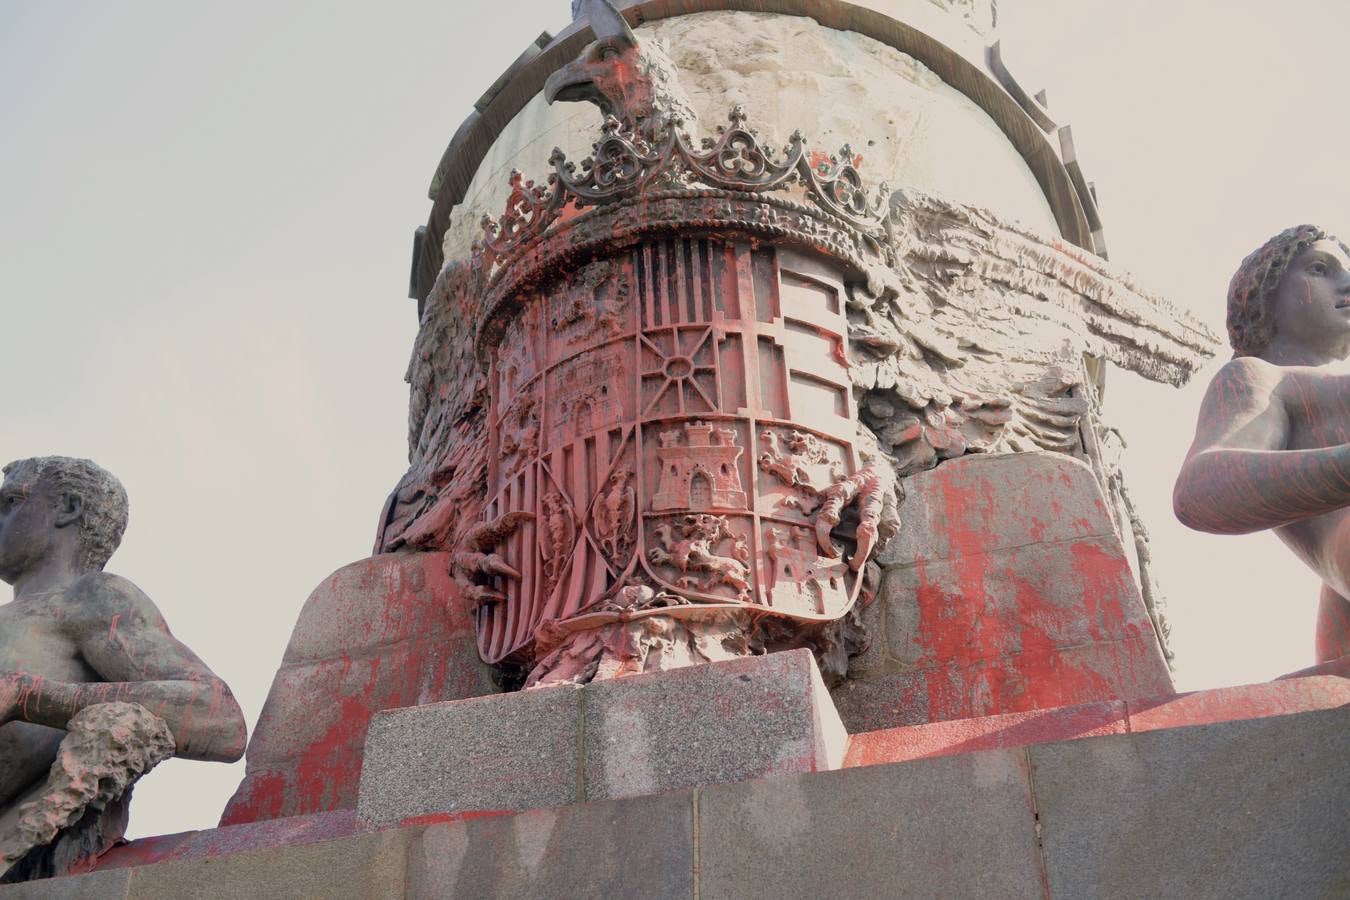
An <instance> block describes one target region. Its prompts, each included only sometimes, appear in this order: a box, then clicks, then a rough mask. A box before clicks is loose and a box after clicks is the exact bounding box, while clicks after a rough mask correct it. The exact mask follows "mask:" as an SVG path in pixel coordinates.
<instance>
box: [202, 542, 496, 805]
mask: <svg viewBox="0 0 1350 900" xmlns="http://www.w3.org/2000/svg"><path fill="white" fill-rule="evenodd" d="M457 598H458V592H457V588H456V586H455V584H454V582H453V581H452V580H451V578H450V575H449V558H448V556H447V555H446V554H443V553H404V554H388V555H383V556H375V557H372V558H370V559H364V560H361V561H360V562H356V563H353V564H351V565H349V566H346V567H344V568H342V569H339V570H338V571H337V572H335V573H334V574H333V575H332V576H330V577H329V578H328V579H327V580H326V581H325V582H324V583H323V584H321V585H319V587H317V588H315V590H314V593H313V594H311V595H310V597H309V599H308V600H307V601H306V602H305V606H304V609H303V610H302V611H301V613H300V618H299V620H298V621H297V622H296V624H295V629H294V631H293V633H292V635H291V641H290V644H289V645H288V646H287V648H286V653H285V656H284V657H283V659H282V663H281V667H280V669H279V670H278V671H277V674H276V678H275V679H274V680H273V682H272V688H271V690H270V691H269V692H268V695H267V701H266V703H265V704H264V705H263V711H262V715H261V716H260V717H259V719H258V724H257V726H256V727H255V728H254V732H253V739H252V740H251V741H250V742H249V745H248V755H247V769H246V774H245V776H244V780H243V782H242V783H241V784H240V786H239V788H238V790H236V792H235V795H234V797H233V798H231V800H230V803H229V805H228V806H227V807H226V809H225V813H224V815H223V817H222V819H221V822H222V824H225V825H234V824H240V823H244V822H254V821H259V820H265V819H275V818H279V817H283V816H295V815H304V814H307V813H318V812H324V811H327V810H335V809H348V808H351V807H353V806H354V805H355V803H356V790H357V784H358V782H359V780H360V777H361V760H362V750H363V748H364V746H365V739H366V727H367V725H368V724H369V722H370V717H371V716H372V715H373V714H374V713H376V712H377V711H379V710H382V709H390V708H393V707H399V706H416V705H418V704H422V703H433V702H436V701H440V700H456V699H460V698H464V697H477V696H481V695H483V694H490V693H494V692H495V691H497V689H498V688H497V686H496V685H495V684H494V683H493V681H492V677H491V672H490V670H489V669H488V668H487V667H486V666H485V665H483V663H482V662H481V661H479V659H478V652H477V650H476V648H475V646H474V625H473V620H472V618H471V616H470V613H469V610H468V605H467V604H465V603H462V602H459V601H458V599H457Z"/></svg>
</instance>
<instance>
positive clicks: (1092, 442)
mask: <svg viewBox="0 0 1350 900" xmlns="http://www.w3.org/2000/svg"><path fill="white" fill-rule="evenodd" d="M573 9H574V13H575V17H576V20H575V21H574V22H573V23H572V24H571V25H570V26H569V27H568V28H567V29H566V30H564V31H563V32H562V33H561V34H559V35H558V36H556V37H554V36H551V35H547V34H545V35H542V36H540V37H539V38H538V39H537V40H536V41H535V42H534V43H533V44H531V45H530V46H529V47H528V48H527V49H526V51H525V52H524V53H523V54H522V55H521V57H520V59H519V60H517V62H516V63H515V64H514V65H513V66H512V67H511V68H510V70H508V71H507V72H506V73H505V74H503V75H502V76H501V77H500V78H498V79H497V80H496V81H495V82H494V83H493V85H492V86H491V87H490V88H489V90H488V91H487V93H485V94H484V95H483V97H482V98H481V99H480V100H479V101H478V103H477V104H476V105H475V108H474V111H473V112H472V113H471V114H470V115H469V117H468V119H467V120H466V121H465V123H464V124H463V125H462V126H461V127H460V129H459V131H458V132H457V133H456V135H455V137H454V138H453V140H452V141H451V144H450V146H449V148H448V149H447V150H446V153H445V156H444V157H443V159H442V161H441V165H440V166H439V167H438V168H437V171H436V174H435V176H434V178H433V182H432V186H431V197H432V200H433V207H432V212H431V216H430V218H429V220H428V222H427V225H426V226H425V227H424V228H422V229H419V230H418V234H417V238H416V241H415V245H414V258H413V283H412V289H411V294H412V296H413V297H414V298H416V300H417V304H418V306H417V313H418V317H419V326H420V327H419V331H418V335H417V338H416V341H415V345H414V348H413V353H412V359H411V362H410V364H409V367H408V372H407V377H408V381H409V384H410V385H411V401H410V410H409V413H410V414H409V433H408V445H409V466H408V469H407V471H406V472H405V473H404V474H403V476H402V477H401V478H400V479H399V481H398V483H397V485H396V486H395V488H394V490H393V491H392V493H391V494H390V497H389V499H388V501H387V503H386V504H385V507H384V509H383V511H382V512H381V514H380V517H379V520H378V522H377V536H376V542H375V552H374V554H373V555H372V556H371V557H369V558H367V559H363V560H360V561H357V562H355V563H353V564H351V565H349V566H346V567H344V568H342V569H340V570H338V571H337V572H336V573H334V574H333V575H332V576H331V577H330V578H329V579H327V580H326V581H325V582H324V583H323V584H321V585H320V586H319V587H318V588H317V589H316V590H315V591H314V592H313V594H311V596H310V597H309V599H308V600H307V601H306V602H305V604H304V606H303V608H302V609H301V612H300V616H299V619H298V621H297V623H296V626H295V630H294V632H293V633H292V637H291V641H290V644H289V646H288V647H287V649H286V653H285V656H284V657H283V660H282V663H281V666H280V668H279V670H278V672H277V675H276V677H275V679H274V681H273V685H272V689H271V692H270V693H269V696H268V699H267V703H266V705H265V706H264V709H263V712H262V715H261V717H260V719H259V722H258V724H257V726H256V728H255V730H254V736H253V739H252V741H251V743H250V745H249V748H248V754H247V770H246V774H245V777H244V780H243V782H242V783H241V784H240V786H239V789H238V791H237V792H236V794H235V796H234V798H233V799H232V800H231V801H230V804H229V806H228V807H227V808H226V810H225V812H224V815H223V817H222V822H221V827H219V828H217V829H211V830H207V831H203V832H198V833H189V834H183V835H167V836H162V837H159V838H151V839H147V840H144V841H137V842H134V843H132V844H131V845H129V846H127V847H122V848H119V849H116V850H114V851H112V852H110V853H109V854H107V855H106V856H105V857H104V858H103V859H102V860H101V861H100V864H99V868H98V869H97V870H96V871H94V872H93V873H92V874H90V875H88V876H85V877H84V878H83V879H66V880H64V881H63V882H62V884H61V885H59V887H60V888H61V889H63V890H68V891H69V892H71V893H70V894H69V895H70V896H77V895H78V894H77V893H75V892H79V891H86V892H91V891H92V892H97V891H102V892H105V893H113V894H115V895H120V896H127V897H136V898H140V897H145V898H160V897H171V896H182V895H184V894H189V895H190V894H192V893H194V892H195V893H201V892H208V893H209V892H215V893H225V892H226V891H225V889H228V892H232V894H233V895H236V896H246V895H250V894H266V895H275V894H281V895H286V896H297V897H307V898H308V897H328V896H332V897H349V896H401V895H402V896H414V897H433V896H434V897H444V896H454V897H481V896H512V897H516V896H535V897H558V896H653V895H656V896H701V897H752V896H764V897H780V896H894V895H896V894H898V893H902V892H908V893H911V894H914V895H924V894H933V893H942V894H944V895H953V896H981V897H986V896H990V897H993V896H999V897H1003V896H1006V897H1024V896H1051V897H1081V896H1101V895H1105V896H1122V897H1134V896H1187V897H1192V896H1194V897H1204V896H1215V897H1219V896H1223V897H1227V896H1240V895H1246V896H1266V895H1271V894H1276V893H1284V894H1308V895H1316V893H1317V892H1319V891H1320V892H1322V893H1327V892H1328V891H1331V892H1334V890H1335V889H1336V887H1337V886H1339V885H1344V884H1345V883H1347V882H1346V879H1347V878H1350V870H1348V869H1347V865H1346V861H1345V860H1346V857H1345V853H1344V847H1345V845H1346V842H1347V840H1350V824H1347V820H1346V818H1345V816H1344V809H1345V806H1346V804H1347V803H1350V788H1348V787H1347V786H1348V785H1350V782H1347V781H1346V779H1344V778H1343V777H1342V770H1343V766H1342V765H1341V763H1340V760H1342V759H1343V758H1344V754H1345V753H1346V752H1347V751H1350V729H1346V728H1345V723H1346V713H1347V710H1346V709H1344V708H1342V707H1345V705H1346V704H1347V701H1350V681H1347V680H1346V679H1342V678H1334V677H1326V676H1311V677H1298V678H1291V679H1289V680H1287V681H1282V682H1277V683H1273V684H1268V685H1251V686H1246V687H1241V688H1231V689H1221V690H1215V691H1205V692H1201V693H1199V694H1197V695H1178V694H1176V693H1175V692H1174V689H1173V686H1172V681H1171V677H1170V672H1169V669H1168V665H1167V662H1166V657H1167V630H1166V621H1165V617H1164V616H1163V612H1162V608H1161V594H1160V592H1159V591H1158V589H1157V586H1156V585H1155V584H1154V582H1153V579H1152V577H1151V575H1150V573H1149V571H1148V561H1149V548H1148V545H1147V533H1146V531H1145V530H1144V528H1143V523H1142V522H1141V521H1140V518H1139V516H1138V514H1137V512H1136V511H1135V509H1134V507H1133V505H1132V503H1131V501H1130V497H1129V494H1128V492H1127V490H1126V488H1125V483H1124V478H1123V476H1122V473H1121V471H1120V468H1119V465H1118V462H1117V456H1118V452H1119V449H1120V445H1121V440H1120V436H1119V435H1118V434H1116V433H1115V432H1114V431H1113V430H1112V429H1111V428H1109V427H1108V426H1107V425H1106V424H1105V422H1104V421H1103V410H1102V395H1103V388H1104V384H1105V378H1106V371H1107V368H1108V367H1109V366H1111V365H1115V366H1119V367H1122V368H1125V369H1128V370H1130V371H1133V372H1136V373H1139V374H1141V375H1143V376H1145V377H1147V378H1151V379H1153V380H1155V381H1160V382H1164V383H1169V384H1180V383H1182V382H1184V381H1185V380H1186V379H1187V378H1188V377H1189V376H1190V375H1191V374H1192V373H1194V371H1196V369H1197V368H1198V367H1199V366H1200V365H1201V364H1202V363H1203V362H1204V361H1205V360H1206V359H1207V358H1209V357H1210V356H1211V355H1212V354H1213V353H1214V351H1215V349H1216V347H1217V343H1218V342H1217V340H1216V338H1215V337H1214V336H1213V335H1211V334H1209V332H1208V331H1207V330H1206V329H1205V328H1204V327H1203V326H1201V325H1200V324H1199V323H1197V322H1196V321H1194V320H1193V319H1192V318H1190V317H1189V316H1187V315H1185V314H1183V313H1180V312H1178V311H1177V310H1175V309H1173V308H1172V307H1171V306H1169V305H1168V304H1167V303H1165V302H1164V301H1162V300H1160V299H1159V298H1157V297H1154V296H1152V295H1150V294H1148V293H1147V292H1145V291H1143V290H1142V289H1141V288H1139V287H1138V286H1137V285H1135V284H1134V283H1133V282H1132V281H1131V280H1130V279H1129V278H1128V277H1127V276H1125V275H1123V274H1122V273H1120V272H1118V271H1117V270H1115V269H1114V268H1113V267H1112V266H1111V265H1109V264H1108V263H1107V262H1106V260H1105V245H1104V240H1103V228H1102V223H1101V219H1100V216H1099V215H1098V213H1097V208H1096V198H1095V195H1094V192H1093V190H1092V188H1091V185H1090V184H1089V183H1088V182H1087V181H1086V179H1085V177H1084V175H1083V171H1082V168H1081V165H1080V164H1079V162H1078V160H1077V158H1076V156H1075V154H1074V150H1073V143H1072V140H1071V137H1070V134H1069V132H1068V129H1067V128H1066V127H1064V126H1062V125H1060V124H1058V123H1057V122H1056V121H1055V120H1054V118H1053V117H1052V116H1051V114H1050V112H1049V110H1048V109H1047V108H1046V106H1045V104H1044V101H1043V99H1038V98H1037V96H1034V95H1032V94H1031V93H1029V92H1028V91H1026V90H1024V89H1023V88H1022V86H1021V85H1020V84H1019V83H1018V82H1017V80H1016V78H1014V77H1013V75H1012V74H1011V72H1010V71H1009V69H1008V66H1007V64H1006V63H1005V61H1004V59H1003V56H1002V52H1001V49H1000V46H999V44H998V42H997V40H996V39H995V36H994V31H995V20H994V4H993V2H992V0H868V2H858V3H846V2H821V0H775V2H773V3H763V2H760V0H686V2H681V3H678V4H672V3H668V2H665V0H630V2H626V3H622V4H619V5H617V6H616V5H612V4H611V3H609V2H605V0H577V2H575V3H574V5H573ZM555 144H556V145H557V148H556V149H553V150H552V151H551V152H550V147H553V145H555ZM587 148H589V150H588V149H587ZM976 159H977V160H978V161H979V162H978V164H973V163H972V162H971V161H972V160H976ZM958 161H960V162H958ZM1179 726H1188V727H1179ZM1192 726H1193V727H1192ZM1328 760H1331V761H1332V763H1331V764H1328V762H1327V761H1328ZM1215 822H1220V823H1222V826H1223V827H1222V828H1217V829H1216V828H1215V825H1214V823H1215ZM1216 859H1219V860H1222V862H1223V865H1221V866H1220V865H1216V864H1215V860H1216ZM117 892H121V893H120V894H117ZM0 900H4V897H3V893H2V892H0Z"/></svg>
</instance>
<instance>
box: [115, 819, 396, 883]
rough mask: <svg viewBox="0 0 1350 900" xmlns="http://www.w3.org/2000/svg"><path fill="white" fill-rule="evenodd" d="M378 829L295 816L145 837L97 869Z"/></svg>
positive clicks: (208, 856)
mask: <svg viewBox="0 0 1350 900" xmlns="http://www.w3.org/2000/svg"><path fill="white" fill-rule="evenodd" d="M375 830H376V829H375V828H373V827H371V826H369V825H366V824H365V823H363V822H361V821H360V820H358V819H357V818H356V814H355V813H354V812H353V811H351V810H338V811H335V812H328V813H316V814H313V815H306V816H292V817H290V818H285V819H276V820H273V821H267V822H251V823H248V824H246V825H233V826H228V827H222V828H210V829H207V830H205V831H186V832H183V833H181V834H170V835H164V836H160V837H151V838H142V839H141V840H137V841H132V842H131V843H129V844H123V845H122V846H120V847H116V848H114V849H113V850H110V851H109V852H107V853H105V854H104V855H103V856H101V857H100V858H99V861H98V866H97V868H98V869H100V870H102V869H124V868H130V867H132V866H148V865H152V864H154V863H161V862H181V861H184V860H191V859H216V858H219V857H223V856H231V855H233V854H235V853H250V852H253V851H257V850H269V849H273V848H275V847H287V846H295V845H300V844H315V843H318V842H320V841H331V840H336V839H337V838H344V837H350V836H352V835H356V834H365V833H368V832H371V831H375Z"/></svg>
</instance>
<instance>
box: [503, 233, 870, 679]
mask: <svg viewBox="0 0 1350 900" xmlns="http://www.w3.org/2000/svg"><path fill="white" fill-rule="evenodd" d="M843 303H844V293H843V285H842V284H841V283H839V282H838V281H837V280H835V279H834V277H833V276H832V275H831V273H830V272H829V271H828V270H827V269H826V268H825V267H823V266H821V265H819V264H817V263H814V262H813V261H810V260H808V259H806V258H804V257H800V256H797V255H795V254H793V253H791V252H788V251H782V250H777V251H775V250H772V249H769V248H759V249H756V248H752V247H751V246H750V245H749V243H747V242H740V241H735V240H730V241H728V240H721V239H712V238H705V239H700V238H685V237H676V238H672V239H668V240H657V241H646V242H642V243H639V244H637V245H634V246H632V247H630V248H627V249H626V250H625V252H622V253H620V254H617V255H615V256H612V257H609V258H606V259H599V260H595V261H593V262H591V263H590V264H589V265H587V266H586V267H584V268H582V269H580V270H578V271H576V272H573V273H570V274H568V275H566V276H564V277H562V278H559V279H557V280H556V281H554V282H553V283H551V284H547V285H545V286H544V287H543V288H542V290H541V291H539V292H538V293H537V294H536V295H534V296H533V298H532V302H531V303H530V304H529V305H527V306H526V307H525V308H524V310H523V312H522V314H521V315H519V316H518V317H516V318H515V319H514V320H513V321H512V322H511V323H510V324H509V325H508V326H507V327H506V329H505V331H504V333H503V335H502V338H501V340H500V342H499V343H498V344H497V345H496V346H497V352H496V354H495V357H494V358H493V361H492V363H491V372H490V379H491V382H492V384H493V385H494V387H495V391H494V398H493V401H492V405H491V410H490V413H489V423H490V433H491V441H492V450H491V456H490V460H491V461H490V464H489V474H488V480H489V498H490V499H489V503H488V506H487V508H486V510H485V516H486V518H488V519H496V518H498V517H501V516H505V515H509V514H512V513H515V514H518V518H519V519H520V520H521V522H522V524H521V525H519V526H518V527H517V528H516V529H515V531H514V532H513V533H512V534H511V536H510V537H508V538H507V539H506V540H505V541H504V542H503V543H502V544H501V545H500V546H499V548H498V553H499V555H500V556H501V558H502V559H503V560H504V561H505V562H506V564H507V565H508V566H510V567H511V568H512V569H513V570H515V571H516V572H518V573H519V576H520V577H519V578H503V579H502V582H503V583H502V587H501V594H502V597H501V599H500V600H499V601H498V602H494V603H490V604H488V605H486V606H484V607H483V612H482V613H481V618H480V639H481V641H480V645H481V649H482V650H483V654H484V656H485V658H487V659H488V660H490V661H494V662H496V661H500V660H502V659H503V658H506V657H508V656H510V655H511V654H513V653H517V652H519V651H521V650H522V648H525V647H527V645H529V644H530V642H531V641H532V640H534V639H535V637H536V632H537V631H538V629H539V628H540V626H542V625H544V624H545V623H546V622H567V621H569V620H575V619H578V618H584V617H586V616H587V615H588V614H590V615H593V616H598V617H599V618H601V619H604V618H605V617H607V616H608V617H613V616H614V615H616V614H618V613H619V612H621V611H627V612H629V614H630V615H631V614H632V613H634V612H641V611H642V610H643V609H644V608H646V609H651V610H660V611H661V612H660V615H663V616H675V617H676V618H679V617H681V616H686V617H694V616H696V614H701V613H703V612H705V611H709V610H714V609H722V610H737V611H745V612H754V613H756V614H762V615H773V616H781V617H786V618H789V619H796V620H802V621H807V622H828V621H833V620H836V619H838V618H840V617H841V616H843V615H844V614H845V613H846V612H847V611H848V609H849V608H850V606H851V605H852V604H853V602H854V601H855V599H856V598H857V596H858V591H859V586H860V579H859V575H858V572H857V571H855V570H854V569H853V568H852V567H850V565H849V564H848V562H847V561H846V559H845V557H844V554H843V553H841V548H839V547H838V546H836V545H835V544H834V542H833V539H832V538H831V537H830V536H829V529H828V528H825V529H822V528H821V527H820V522H819V520H818V516H819V514H820V513H822V511H825V509H826V508H827V507H829V506H830V505H831V498H832V497H840V498H842V497H843V496H844V493H846V492H847V486H848V485H849V484H850V483H851V482H850V478H853V477H856V476H858V474H859V472H860V468H861V467H860V465H859V460H858V458H857V453H856V450H855V447H854V441H855V436H856V434H857V425H856V414H855V411H854V409H853V407H852V399H851V393H850V387H849V381H848V364H847V359H846V356H845V341H846V340H847V334H848V332H847V322H846V320H845V316H844V305H843ZM523 411H528V412H523ZM836 505H837V504H836ZM837 512H838V510H836V516H835V518H833V519H832V520H829V524H830V525H831V526H832V525H833V524H834V523H837V522H838V517H837ZM519 514H524V515H519ZM827 515H828V513H827ZM677 607H689V609H688V610H680V609H677ZM695 607H697V608H695Z"/></svg>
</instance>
